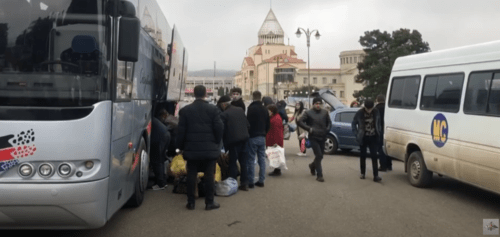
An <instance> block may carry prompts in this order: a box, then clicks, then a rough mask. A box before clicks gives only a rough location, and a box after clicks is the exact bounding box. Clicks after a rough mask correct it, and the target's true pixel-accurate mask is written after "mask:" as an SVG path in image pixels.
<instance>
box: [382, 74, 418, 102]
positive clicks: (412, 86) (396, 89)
mask: <svg viewBox="0 0 500 237" xmlns="http://www.w3.org/2000/svg"><path fill="white" fill-rule="evenodd" d="M419 88H420V76H409V77H395V78H393V79H392V86H391V94H390V97H389V107H391V108H403V109H415V108H416V107H417V98H418V89H419Z"/></svg>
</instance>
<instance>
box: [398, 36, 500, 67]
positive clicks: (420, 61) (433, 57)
mask: <svg viewBox="0 0 500 237" xmlns="http://www.w3.org/2000/svg"><path fill="white" fill-rule="evenodd" d="M489 61H500V40H499V41H492V42H487V43H482V44H477V45H470V46H464V47H459V48H453V49H446V50H439V51H435V52H429V53H422V54H416V55H410V56H405V57H399V58H398V59H396V62H395V63H394V66H393V68H392V71H393V72H394V71H406V70H416V69H423V68H433V67H442V66H450V65H460V64H470V63H478V62H489Z"/></svg>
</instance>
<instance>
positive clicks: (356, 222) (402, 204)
mask: <svg viewBox="0 0 500 237" xmlns="http://www.w3.org/2000/svg"><path fill="white" fill-rule="evenodd" d="M296 143H297V142H296V140H295V139H293V138H292V140H290V141H288V142H286V144H285V147H286V153H287V160H288V168H289V170H288V171H284V174H283V176H281V177H267V180H266V183H265V185H266V186H265V187H264V188H258V187H256V188H255V189H254V190H250V191H249V192H243V191H240V192H239V193H237V194H236V195H234V196H232V197H218V198H217V199H216V200H217V201H218V202H219V203H220V204H221V209H219V210H214V211H205V210H204V200H203V199H201V198H200V199H198V200H197V202H196V204H197V206H196V210H194V211H188V210H186V209H185V204H186V197H185V196H184V195H180V194H173V193H172V186H169V188H168V190H167V191H156V192H155V191H148V192H147V195H146V199H145V201H144V203H143V205H142V206H141V207H140V208H137V209H122V210H120V211H119V212H118V213H116V214H115V216H114V217H113V218H112V219H111V220H110V222H109V223H108V224H107V225H106V226H104V227H103V228H100V229H97V230H87V231H15V232H14V231H12V232H11V231H9V232H4V233H3V234H6V235H5V236H28V235H29V236H35V235H45V236H121V237H125V236H148V237H149V236H174V235H175V236H231V237H234V236H482V233H483V219H485V218H486V219H488V218H500V204H499V203H500V202H499V200H500V197H499V196H498V195H495V194H492V193H489V192H486V191H483V190H480V189H477V188H475V187H472V186H469V185H466V184H462V183H459V182H457V181H454V180H451V179H448V178H446V177H445V178H438V177H437V176H434V179H435V182H434V184H433V187H432V188H430V189H418V188H414V187H412V186H411V185H409V184H408V181H407V178H406V174H405V173H404V170H403V164H402V163H401V162H395V164H394V171H392V172H389V173H382V178H383V180H382V182H381V183H374V182H373V181H372V175H371V170H367V179H366V180H361V179H359V178H358V173H359V168H358V167H359V159H357V155H358V154H357V153H342V154H341V155H335V156H325V159H324V162H323V167H324V176H325V180H326V182H325V183H319V182H317V181H315V178H314V177H313V176H311V175H310V173H309V170H308V168H307V164H308V163H309V162H310V161H311V160H312V154H309V157H297V156H295V155H294V154H295V153H297V152H298V148H297V147H296V145H295V144H296ZM367 164H370V162H369V161H368V162H367ZM3 234H2V236H4V235H3Z"/></svg>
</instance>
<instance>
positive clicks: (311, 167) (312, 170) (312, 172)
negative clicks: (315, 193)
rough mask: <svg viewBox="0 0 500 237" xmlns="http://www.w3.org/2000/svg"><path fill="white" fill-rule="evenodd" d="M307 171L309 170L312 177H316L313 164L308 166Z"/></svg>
mask: <svg viewBox="0 0 500 237" xmlns="http://www.w3.org/2000/svg"><path fill="white" fill-rule="evenodd" d="M309 169H311V174H312V175H316V169H315V168H314V164H313V163H311V164H309Z"/></svg>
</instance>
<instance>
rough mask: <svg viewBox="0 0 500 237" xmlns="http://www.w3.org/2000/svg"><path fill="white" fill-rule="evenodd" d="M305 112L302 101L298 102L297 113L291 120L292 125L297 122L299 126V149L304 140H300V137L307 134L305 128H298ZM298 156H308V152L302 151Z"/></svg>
mask: <svg viewBox="0 0 500 237" xmlns="http://www.w3.org/2000/svg"><path fill="white" fill-rule="evenodd" d="M305 112H306V110H305V109H304V103H302V101H299V102H297V104H296V105H295V112H294V113H293V117H292V119H291V120H290V123H291V122H293V121H294V120H295V124H297V138H298V139H299V147H300V145H301V142H302V139H300V135H302V134H303V133H305V132H307V131H305V130H304V129H303V128H301V127H299V126H298V123H299V120H300V118H302V115H304V113H305ZM297 155H298V156H306V150H304V151H300V152H299V153H297Z"/></svg>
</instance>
